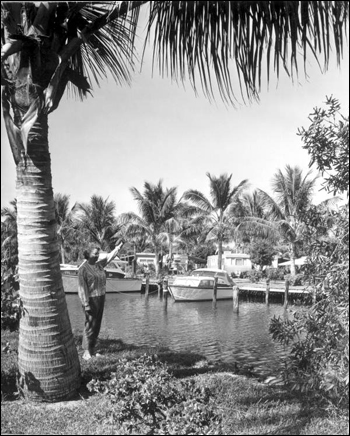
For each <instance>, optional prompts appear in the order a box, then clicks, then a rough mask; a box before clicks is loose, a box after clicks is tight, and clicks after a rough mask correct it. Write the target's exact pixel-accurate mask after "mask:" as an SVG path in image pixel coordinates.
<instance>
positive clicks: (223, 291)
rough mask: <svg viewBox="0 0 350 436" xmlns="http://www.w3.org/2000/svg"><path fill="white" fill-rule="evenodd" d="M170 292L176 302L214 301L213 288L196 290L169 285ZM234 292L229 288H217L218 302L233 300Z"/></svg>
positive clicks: (189, 287)
mask: <svg viewBox="0 0 350 436" xmlns="http://www.w3.org/2000/svg"><path fill="white" fill-rule="evenodd" d="M169 291H170V294H171V295H172V297H173V298H174V300H175V301H211V300H213V293H214V291H213V289H212V288H198V287H197V288H196V287H193V286H181V285H169ZM232 298H233V292H232V288H231V287H229V286H225V287H224V286H222V287H221V286H220V287H218V288H217V294H216V299H217V300H230V299H231V300H232Z"/></svg>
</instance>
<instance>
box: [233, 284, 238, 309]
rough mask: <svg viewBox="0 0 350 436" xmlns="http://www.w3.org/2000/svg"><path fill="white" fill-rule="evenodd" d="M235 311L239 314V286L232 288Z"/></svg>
mask: <svg viewBox="0 0 350 436" xmlns="http://www.w3.org/2000/svg"><path fill="white" fill-rule="evenodd" d="M232 300H233V311H234V312H235V313H238V312H239V287H238V286H237V285H235V286H233V288H232Z"/></svg>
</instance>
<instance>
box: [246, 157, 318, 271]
mask: <svg viewBox="0 0 350 436" xmlns="http://www.w3.org/2000/svg"><path fill="white" fill-rule="evenodd" d="M310 174H311V172H310V171H309V172H308V173H307V174H306V175H304V174H303V172H302V170H301V169H300V168H299V167H297V166H295V167H291V166H290V165H287V166H286V168H285V173H282V171H281V170H278V172H277V173H276V174H275V175H274V177H273V180H272V191H273V193H274V198H272V197H271V196H270V195H269V194H267V193H266V192H264V191H262V190H259V192H260V196H261V198H262V200H263V201H264V207H265V210H266V214H267V217H268V218H267V219H266V218H260V217H254V216H251V217H246V218H244V220H243V222H242V223H241V224H240V225H239V229H240V230H241V231H243V232H244V231H245V230H246V231H248V232H249V233H250V234H255V235H258V236H261V235H262V234H263V235H266V236H269V235H270V236H272V237H273V236H274V235H279V236H280V237H281V238H282V240H283V241H284V242H286V243H288V245H289V257H290V261H291V274H292V275H295V258H296V246H297V243H298V242H300V241H301V238H302V231H303V228H304V220H303V216H304V214H305V212H306V210H307V209H308V208H309V207H310V205H311V199H312V194H313V189H314V186H315V182H316V180H317V177H315V178H312V179H310V178H309V176H310Z"/></svg>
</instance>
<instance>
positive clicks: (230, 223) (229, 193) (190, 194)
mask: <svg viewBox="0 0 350 436" xmlns="http://www.w3.org/2000/svg"><path fill="white" fill-rule="evenodd" d="M207 176H208V178H209V186H210V196H211V199H208V198H207V197H206V196H205V195H204V194H203V193H201V192H199V191H197V190H189V191H186V192H185V193H184V195H183V198H184V199H185V200H188V201H190V202H191V203H192V204H193V205H194V206H195V207H196V215H195V216H194V217H193V219H192V224H193V225H196V226H204V228H205V229H206V240H215V242H217V244H218V268H220V269H221V265H222V246H223V243H224V242H229V241H230V240H231V239H232V238H233V232H234V229H235V225H236V224H237V223H236V220H237V216H236V215H235V207H237V204H238V202H237V200H238V198H239V195H240V194H241V193H242V192H243V190H244V189H246V188H247V186H248V181H247V180H243V181H242V182H241V183H239V185H237V186H235V187H231V179H232V174H231V175H230V176H228V175H227V174H221V175H220V176H219V177H215V176H211V175H210V173H207Z"/></svg>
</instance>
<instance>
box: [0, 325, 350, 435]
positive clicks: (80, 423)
mask: <svg viewBox="0 0 350 436" xmlns="http://www.w3.org/2000/svg"><path fill="white" fill-rule="evenodd" d="M1 342H2V347H1V348H2V350H3V348H4V347H5V346H6V343H7V342H8V343H9V344H10V347H9V349H8V350H5V351H2V354H1V380H2V381H1V383H2V403H1V433H2V434H18V435H20V434H37V435H39V434H40V435H43V434H45V435H59V434H61V435H69V434H72V435H85V434H86V435H90V434H101V435H111V434H126V433H125V432H122V433H121V432H120V431H121V430H120V427H119V426H118V422H116V421H115V420H108V419H107V417H108V416H111V414H112V412H113V407H114V406H113V404H112V403H111V401H110V400H109V399H108V398H107V397H105V396H103V395H101V394H92V393H91V392H89V391H88V390H87V389H86V384H87V383H88V382H89V381H90V380H91V379H92V378H99V379H108V378H109V374H110V373H111V372H112V371H113V368H114V367H115V365H116V362H117V361H118V360H119V359H120V358H127V359H130V360H132V359H136V358H138V357H139V356H141V355H142V354H145V353H147V354H157V356H158V357H159V359H160V360H161V361H162V362H164V363H166V364H167V366H168V368H169V370H170V372H171V373H172V374H173V375H174V377H178V378H192V379H194V380H195V381H196V382H197V383H198V384H199V385H200V386H203V387H208V388H209V389H210V390H211V392H212V394H213V396H214V398H215V403H216V406H217V407H218V409H219V411H220V414H221V415H222V424H221V427H220V428H212V429H211V430H210V432H209V433H207V434H223V435H229V434H232V435H259V434H263V435H273V434H275V435H330V434H332V435H333V434H334V435H346V434H349V417H348V412H347V411H345V410H337V409H335V408H332V407H331V406H329V405H328V406H327V405H325V404H321V403H318V402H315V400H311V399H309V398H306V397H303V396H300V395H297V394H295V393H293V392H290V391H288V390H287V389H285V388H284V387H283V386H271V385H266V384H264V383H261V382H259V381H257V380H256V379H255V378H252V377H248V376H247V375H249V374H248V373H245V374H242V371H241V374H236V373H237V372H240V371H239V369H237V368H234V367H228V366H225V365H217V364H215V365H214V364H211V363H210V362H208V361H207V360H206V359H205V358H204V357H203V356H201V355H198V354H190V353H186V354H185V353H177V352H171V351H169V350H166V349H160V348H142V347H137V346H136V345H133V344H125V343H124V342H122V341H121V340H113V339H110V338H104V337H102V338H101V340H100V350H101V351H102V352H103V357H101V358H98V359H93V360H91V361H88V362H86V361H83V360H82V361H81V367H82V382H83V383H82V387H81V390H80V393H79V397H77V398H76V399H74V400H72V401H68V402H61V403H54V404H48V403H36V404H33V403H29V402H27V401H26V400H25V399H22V398H18V396H17V395H16V384H15V378H16V371H17V352H16V350H17V342H18V334H17V333H8V332H2V338H1ZM76 342H77V346H78V352H79V355H80V356H81V354H82V350H81V348H80V343H81V338H80V337H76ZM235 372H236V373H235ZM130 434H132V433H130ZM139 434H145V433H139Z"/></svg>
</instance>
